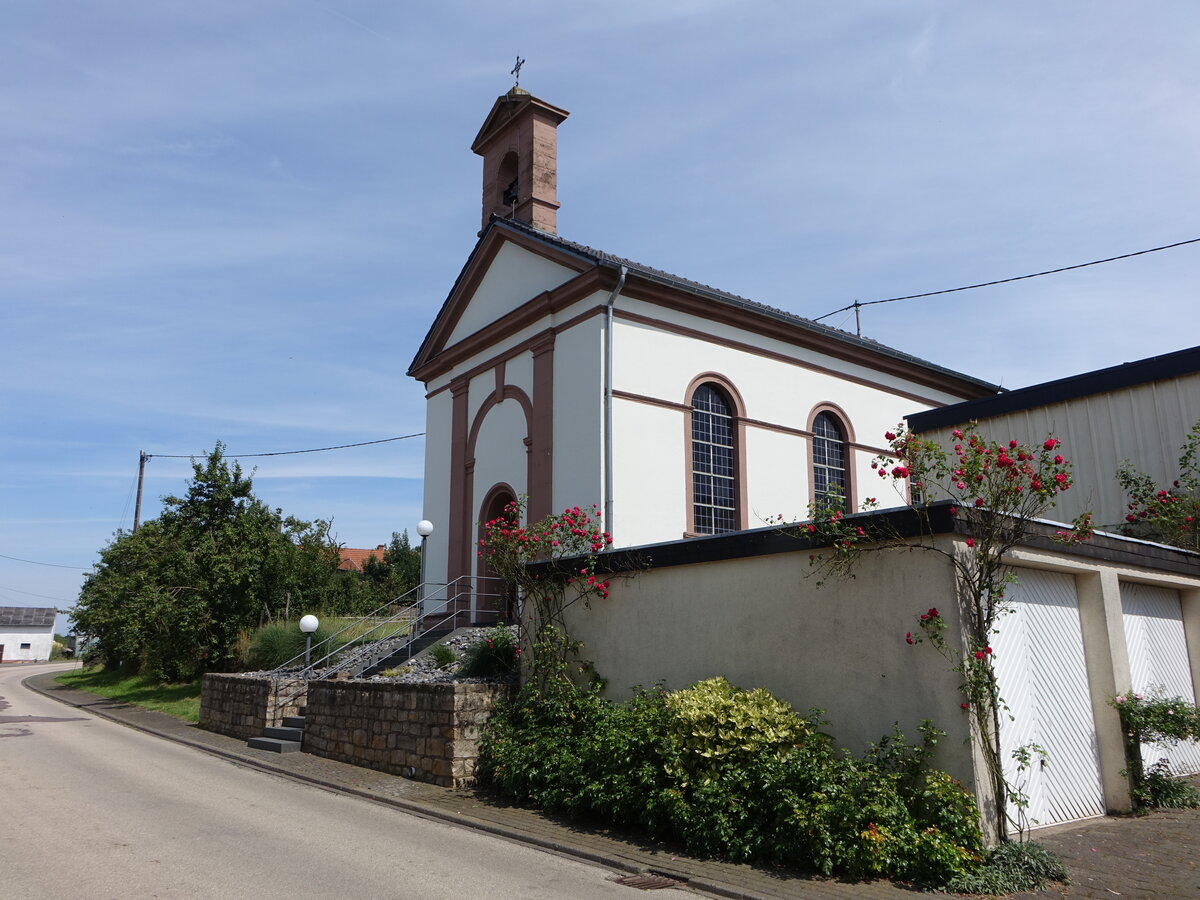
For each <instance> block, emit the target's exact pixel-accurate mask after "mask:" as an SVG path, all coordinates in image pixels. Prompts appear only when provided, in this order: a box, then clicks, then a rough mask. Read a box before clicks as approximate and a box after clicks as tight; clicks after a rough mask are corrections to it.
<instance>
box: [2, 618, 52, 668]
mask: <svg viewBox="0 0 1200 900" xmlns="http://www.w3.org/2000/svg"><path fill="white" fill-rule="evenodd" d="M0 644H3V645H4V662H36V661H38V660H47V659H49V658H50V649H51V647H52V646H53V644H54V635H53V634H52V632H51V630H49V629H40V630H37V631H30V630H28V629H22V628H14V627H10V626H0ZM22 644H29V648H28V649H25V650H22V649H21V645H22Z"/></svg>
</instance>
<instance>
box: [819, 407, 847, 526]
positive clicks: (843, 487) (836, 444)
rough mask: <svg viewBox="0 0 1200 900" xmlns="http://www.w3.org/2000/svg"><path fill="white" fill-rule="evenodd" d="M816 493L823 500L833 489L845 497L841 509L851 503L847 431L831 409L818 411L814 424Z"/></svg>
mask: <svg viewBox="0 0 1200 900" xmlns="http://www.w3.org/2000/svg"><path fill="white" fill-rule="evenodd" d="M812 433H813V442H812V479H813V496H814V498H815V499H817V500H820V499H822V498H823V497H825V495H827V494H829V493H830V492H831V491H835V490H836V491H837V494H838V496H839V497H841V498H842V508H843V509H845V510H848V509H849V506H850V490H849V485H850V479H849V477H848V470H847V467H846V460H847V453H846V434H845V432H844V431H843V429H842V424H841V422H839V421H838V419H837V417H836V416H835V415H834V414H833V413H831V412H822V413H818V414H817V416H816V418H815V419H813V424H812Z"/></svg>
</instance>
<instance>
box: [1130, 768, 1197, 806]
mask: <svg viewBox="0 0 1200 900" xmlns="http://www.w3.org/2000/svg"><path fill="white" fill-rule="evenodd" d="M1140 787H1141V791H1140V793H1139V799H1140V800H1141V801H1142V802H1143V803H1145V804H1146V805H1147V806H1157V807H1162V808H1164V809H1196V808H1198V807H1200V791H1197V790H1196V789H1195V788H1194V787H1192V786H1191V785H1190V784H1188V783H1187V782H1186V781H1184V780H1183V779H1181V778H1178V777H1176V776H1175V775H1172V774H1171V764H1170V763H1169V762H1167V761H1166V760H1165V759H1160V760H1159V761H1158V762H1156V763H1154V764H1153V765H1152V766H1150V768H1149V769H1147V770H1146V774H1145V776H1144V777H1143V779H1142V784H1141V785H1140Z"/></svg>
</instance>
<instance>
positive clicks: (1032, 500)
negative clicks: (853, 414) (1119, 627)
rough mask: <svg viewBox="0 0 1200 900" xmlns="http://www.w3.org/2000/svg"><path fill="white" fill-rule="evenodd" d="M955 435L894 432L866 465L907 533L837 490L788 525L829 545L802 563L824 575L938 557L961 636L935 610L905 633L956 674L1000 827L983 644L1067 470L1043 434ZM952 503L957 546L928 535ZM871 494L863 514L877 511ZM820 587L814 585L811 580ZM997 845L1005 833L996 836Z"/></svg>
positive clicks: (996, 721) (1071, 538)
mask: <svg viewBox="0 0 1200 900" xmlns="http://www.w3.org/2000/svg"><path fill="white" fill-rule="evenodd" d="M973 426H974V423H972V429H968V430H967V431H961V430H955V431H954V432H953V433H952V440H953V443H952V445H951V447H950V449H946V448H944V447H942V446H941V445H940V444H939V443H937V442H936V441H932V440H928V439H926V438H922V437H921V436H920V435H917V434H913V433H912V432H909V431H907V430H906V429H905V428H904V427H902V426H900V427H897V428H896V429H895V430H894V431H889V432H887V434H886V435H885V436H884V437H885V440H887V442H888V452H887V453H885V454H882V455H880V456H879V457H877V458H876V459H875V461H874V462H872V464H871V467H872V469H873V470H874V471H875V472H876V475H877V477H878V479H879V480H880V482H881V484H882V485H890V486H892V487H893V488H894V489H895V490H896V492H897V494H898V496H899V499H900V500H901V502H902V503H903V504H904V505H906V506H909V507H910V508H912V509H913V510H914V511H915V512H916V514H917V520H918V523H919V528H918V534H917V536H916V537H913V536H911V535H901V534H899V533H898V532H896V531H895V530H894V528H893V527H892V526H890V525H889V520H888V519H886V518H884V517H871V518H859V517H853V518H848V517H847V516H846V515H845V514H844V513H843V512H842V508H843V505H844V504H843V500H842V498H841V497H840V496H837V495H836V494H831V495H829V496H826V497H824V498H819V499H818V501H816V502H815V503H813V504H812V505H811V506H810V508H809V521H808V522H805V523H801V524H799V525H796V526H791V528H792V529H794V531H795V532H798V533H799V534H800V535H801V536H804V537H807V538H809V539H810V540H811V541H812V542H813V543H815V544H819V545H823V546H826V547H828V549H827V550H822V551H821V552H820V553H813V554H812V555H811V556H810V557H809V561H810V564H811V565H812V566H813V567H814V569H815V570H816V571H817V572H818V573H820V574H822V575H823V576H829V575H840V576H847V575H850V576H852V575H853V570H854V567H855V566H856V564H857V563H858V561H859V560H860V559H861V557H862V555H863V554H864V553H877V552H886V551H889V550H891V551H894V550H905V551H911V550H914V549H916V550H925V551H929V552H932V553H937V554H940V555H941V556H943V557H944V558H945V559H946V560H948V561H949V562H950V564H951V565H952V566H953V567H954V571H955V574H956V576H957V582H958V585H959V590H958V610H957V612H958V618H959V620H960V622H961V633H962V636H963V637H962V640H961V641H959V640H951V639H949V638H948V636H947V628H948V626H947V622H946V619H945V617H944V616H943V615H942V613H941V612H940V611H939V610H938V609H937V607H929V608H928V609H927V610H926V611H924V612H921V613H920V614H918V615H917V616H916V628H915V630H909V631H906V632H905V634H904V640H905V642H906V643H908V644H910V645H915V644H920V643H924V642H926V641H928V642H929V643H930V644H931V645H933V646H934V647H935V648H936V649H937V650H938V651H939V652H941V653H942V654H943V655H944V656H945V657H946V658H947V659H948V660H949V662H950V665H951V667H952V668H953V669H954V671H956V672H957V673H959V675H961V677H962V683H961V685H960V691H961V693H962V696H963V701H962V703H961V706H962V708H963V710H964V711H966V713H967V715H969V716H970V717H971V725H972V729H973V731H974V732H975V734H976V736H977V738H978V742H979V745H980V747H981V749H982V751H983V756H984V759H985V762H986V764H987V769H988V775H989V788H990V790H989V794H990V795H991V796H990V799H991V800H992V802H993V804H994V806H995V809H996V811H997V815H998V819H999V821H1001V822H1003V821H1005V820H1006V819H1007V818H1008V801H1009V799H1010V797H1013V796H1015V795H1016V793H1015V791H1014V790H1013V789H1012V788H1011V786H1009V785H1008V784H1007V783H1006V781H1005V778H1004V770H1003V764H1002V758H1001V746H1000V726H1001V718H1002V716H1001V714H1002V712H1005V711H1006V710H1007V707H1005V705H1004V701H1003V699H1002V698H1001V696H1000V691H999V686H998V684H997V681H996V671H995V666H994V660H995V653H994V652H993V650H992V646H991V644H992V640H993V638H994V636H995V635H996V633H997V628H996V625H997V620H998V618H999V616H1001V615H1002V614H1003V613H1004V612H1006V611H1008V610H1009V609H1010V608H1011V607H1010V606H1008V605H1007V603H1006V600H1005V595H1006V591H1007V589H1008V588H1009V587H1010V585H1011V584H1012V583H1013V582H1014V581H1015V580H1016V579H1015V575H1014V574H1013V573H1012V571H1011V569H1010V568H1009V566H1008V565H1007V564H1006V563H1005V559H1006V557H1007V556H1008V554H1009V553H1010V551H1012V550H1013V549H1014V548H1015V547H1017V546H1018V545H1020V544H1022V543H1024V542H1026V541H1027V540H1028V538H1029V536H1030V535H1031V534H1032V533H1033V531H1034V530H1035V529H1034V527H1033V522H1034V520H1036V519H1040V518H1042V517H1043V515H1045V513H1046V511H1047V510H1049V509H1050V508H1051V507H1053V506H1054V503H1055V498H1056V497H1057V496H1058V495H1059V494H1061V493H1063V492H1064V491H1067V490H1070V489H1071V487H1072V484H1073V478H1072V472H1071V465H1070V463H1069V462H1068V461H1067V459H1066V458H1065V457H1064V456H1063V453H1062V442H1061V441H1059V440H1058V439H1057V438H1054V437H1047V438H1046V439H1045V440H1044V441H1042V442H1041V443H1040V444H1034V445H1030V444H1026V443H1022V442H1020V441H1017V440H1008V441H999V442H997V441H992V440H989V439H987V438H985V437H983V436H982V435H980V434H978V433H976V432H975V431H974V430H973ZM944 500H949V501H951V514H952V515H953V516H954V517H955V519H956V521H957V523H958V525H957V527H956V529H955V530H956V532H961V533H962V534H963V535H964V537H963V538H962V539H961V540H960V541H957V542H949V541H945V540H944V539H943V540H938V539H936V538H935V535H934V531H933V528H932V527H931V525H930V520H929V506H930V504H932V503H933V502H935V501H944ZM879 505H880V504H879V502H878V501H877V500H876V499H875V498H869V499H868V500H867V501H866V502H865V503H863V508H864V509H875V508H877V507H878V506H879ZM1091 520H1092V517H1091V514H1090V513H1085V514H1084V515H1082V516H1080V517H1078V518H1077V519H1076V521H1075V523H1074V524H1073V525H1072V526H1071V527H1070V528H1068V529H1060V530H1058V531H1057V532H1056V533H1055V534H1054V535H1053V537H1052V538H1051V539H1052V540H1055V541H1057V542H1059V543H1062V544H1073V543H1077V542H1079V541H1084V540H1088V539H1089V538H1090V537H1091V534H1092V521H1091ZM819 583H820V582H819ZM999 837H1000V838H1001V839H1004V835H1003V834H1001V835H999Z"/></svg>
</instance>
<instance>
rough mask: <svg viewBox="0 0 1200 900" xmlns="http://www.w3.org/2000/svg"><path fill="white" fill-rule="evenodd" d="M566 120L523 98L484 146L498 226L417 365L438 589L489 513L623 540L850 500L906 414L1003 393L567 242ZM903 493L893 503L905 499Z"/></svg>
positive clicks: (484, 238)
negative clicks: (598, 523) (588, 512)
mask: <svg viewBox="0 0 1200 900" xmlns="http://www.w3.org/2000/svg"><path fill="white" fill-rule="evenodd" d="M566 118H567V112H566V111H565V110H562V109H559V108H558V107H554V106H552V105H550V104H548V103H545V102H544V101H541V100H539V99H538V98H536V97H534V96H532V95H530V94H528V93H526V92H524V91H522V90H521V89H519V88H514V89H513V90H512V91H509V92H508V93H507V94H505V95H503V96H502V97H500V98H498V99H497V100H496V103H495V105H494V106H493V107H492V110H491V112H490V113H489V115H488V117H487V119H486V121H485V122H484V125H483V127H482V128H481V129H480V132H479V134H478V136H477V137H476V139H475V142H474V144H473V146H472V149H473V150H474V151H475V152H476V153H478V154H479V155H481V156H482V157H483V160H484V163H483V173H484V174H483V208H482V209H483V229H482V231H481V232H480V237H479V241H478V243H477V244H476V246H475V249H474V250H473V251H472V253H471V256H470V258H469V259H468V260H467V263H466V265H465V266H464V268H463V270H462V272H461V274H460V275H459V277H458V279H457V281H456V282H455V284H454V286H453V288H452V290H451V292H450V294H449V296H448V297H447V298H446V301H445V303H444V304H443V305H442V308H441V310H440V311H439V312H438V315H437V317H436V319H435V321H434V323H433V325H432V327H431V329H430V331H429V333H428V334H427V335H426V337H425V340H424V342H423V343H422V345H421V347H420V349H419V351H418V353H417V355H416V357H415V359H414V360H413V363H412V365H411V367H410V369H409V374H410V375H411V376H413V377H414V378H416V379H418V380H419V381H421V382H423V383H424V385H425V388H426V396H427V421H426V450H425V500H424V515H425V517H426V518H427V519H429V520H431V521H433V522H434V523H435V525H436V529H435V531H434V534H433V536H431V538H430V541H429V545H428V548H427V553H428V557H427V560H426V579H427V580H428V581H430V582H450V581H453V580H454V579H456V578H458V577H460V576H470V575H473V574H478V566H479V560H478V557H477V549H478V539H479V526H478V523H479V522H481V521H486V520H487V519H489V518H491V517H493V516H495V515H497V514H498V512H499V510H500V509H501V508H502V507H503V504H504V503H505V502H507V501H508V500H511V499H513V498H514V497H517V496H520V495H526V496H527V497H528V516H529V518H530V519H531V520H537V519H540V518H541V517H543V516H545V515H547V514H549V513H550V512H553V511H561V510H562V509H564V508H566V507H571V506H584V507H590V506H591V505H592V504H596V505H597V506H598V507H600V508H601V509H602V511H603V513H604V520H605V525H604V527H605V528H606V529H607V530H609V531H610V532H611V533H612V535H613V540H614V545H615V546H618V547H628V546H635V545H643V544H648V543H656V542H661V541H670V540H678V539H680V538H684V537H692V536H700V535H706V534H719V533H723V532H728V531H736V530H742V529H746V528H754V527H757V526H761V525H763V524H764V520H765V519H766V517H768V516H771V515H775V514H778V513H782V514H785V515H788V516H792V515H802V514H803V513H804V511H805V510H806V509H807V507H808V504H809V502H810V500H812V499H813V498H814V497H815V496H816V495H818V494H821V493H824V491H825V490H826V489H827V488H829V487H830V486H836V487H837V488H838V489H839V490H840V492H841V493H842V494H843V495H844V496H845V497H846V498H847V506H848V507H849V509H850V510H856V509H858V508H860V506H861V504H862V503H863V501H864V500H865V499H866V498H868V497H878V498H879V501H880V503H881V504H882V505H884V506H888V505H894V503H893V502H891V501H894V502H896V503H898V502H899V498H898V497H896V496H895V494H894V490H895V488H894V486H893V485H890V484H889V485H884V484H883V483H881V481H880V480H879V479H878V478H876V477H875V473H874V471H873V470H872V469H871V467H870V463H871V460H872V459H873V458H874V457H875V456H876V455H877V454H878V453H880V452H882V450H883V444H884V440H883V434H884V432H885V431H887V430H888V429H889V428H891V427H893V426H895V425H896V424H897V423H898V422H900V421H902V419H903V418H904V416H905V415H907V414H911V413H914V412H918V411H921V410H926V409H933V408H936V407H940V406H944V405H947V404H952V403H957V402H960V401H963V400H970V399H976V398H981V397H986V396H990V395H993V394H995V393H996V391H997V390H998V389H997V388H996V386H994V385H991V384H987V383H985V382H982V381H979V380H977V379H974V378H971V377H969V376H966V375H963V374H960V373H957V372H953V371H950V370H948V369H944V368H942V367H940V366H936V365H934V364H932V363H928V362H924V361H922V360H919V359H917V358H915V357H912V356H909V355H908V354H905V353H902V352H900V351H897V350H893V349H891V348H889V347H886V346H884V345H882V344H878V343H876V342H874V341H869V340H864V339H860V338H858V337H855V336H854V335H851V334H848V333H846V332H842V331H839V330H837V329H832V328H828V327H826V326H823V325H820V324H817V323H815V322H812V321H810V320H807V319H803V318H800V317H798V316H795V315H792V314H790V313H786V312H783V311H781V310H777V309H774V308H771V307H768V306H764V305H762V304H759V303H755V302H753V301H750V300H746V299H744V298H741V297H737V296H735V295H732V294H727V293H725V292H722V291H719V290H715V289H713V288H711V287H707V286H705V285H701V284H697V283H695V282H691V281H688V280H687V279H684V278H679V277H677V276H674V275H670V274H668V273H665V272H662V271H659V270H656V269H653V268H650V267H647V266H643V265H640V264H637V263H634V262H631V261H629V260H626V259H622V258H619V257H615V256H612V255H610V254H607V253H604V252H601V251H598V250H595V249H592V248H590V247H586V246H583V245H581V244H576V243H573V242H571V241H567V240H564V239H563V238H561V237H559V236H558V234H557V221H556V213H557V210H558V200H557V159H556V156H557V153H556V129H557V127H558V126H559V125H560V124H561V123H562V122H563V121H564V120H565V119H566ZM888 491H892V492H893V493H892V494H891V496H890V497H889V496H888V495H887V492H888Z"/></svg>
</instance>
